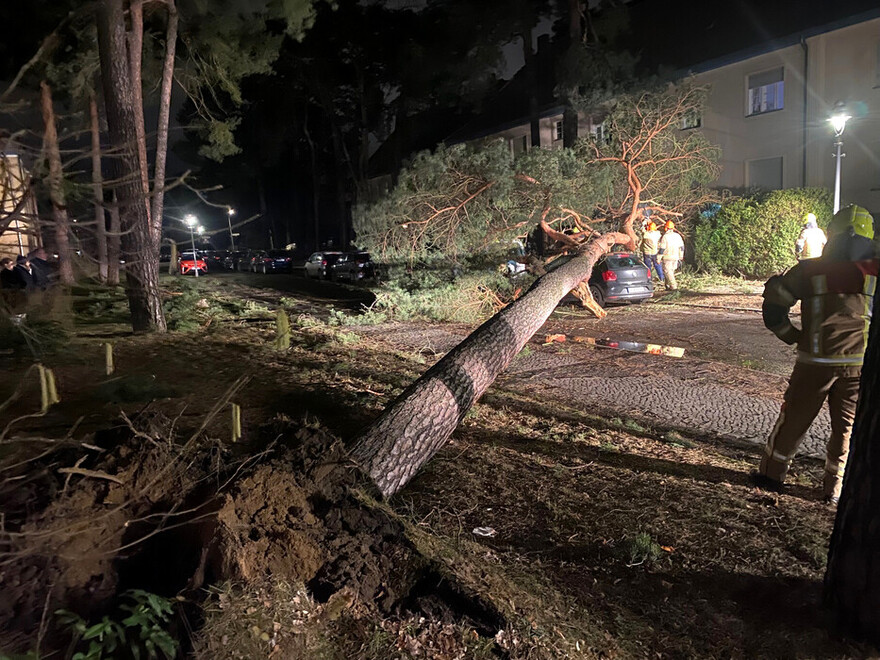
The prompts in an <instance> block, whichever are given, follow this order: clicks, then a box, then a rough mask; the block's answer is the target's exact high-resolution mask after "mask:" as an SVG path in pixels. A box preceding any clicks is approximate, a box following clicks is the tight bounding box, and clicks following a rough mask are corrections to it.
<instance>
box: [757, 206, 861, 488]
mask: <svg viewBox="0 0 880 660" xmlns="http://www.w3.org/2000/svg"><path fill="white" fill-rule="evenodd" d="M877 270H878V260H877V258H876V246H875V243H874V219H873V218H872V217H871V215H870V214H869V213H868V212H867V211H866V210H865V209H863V208H862V207H860V206H854V205H852V206H847V207H846V208H844V209H841V210H840V211H839V212H837V213H836V214H835V215H834V218H833V219H832V220H831V224H830V225H829V226H828V244H827V245H826V246H825V252H824V253H823V255H822V256H821V257H819V258H818V259H809V260H805V261H801V262H800V263H798V264H797V265H796V266H794V267H793V268H792V269H791V270H789V271H788V272H787V273H785V274H784V275H774V276H773V277H771V278H770V279H769V280H768V281H767V284H766V285H765V287H764V305H763V314H764V325H765V326H767V328H768V329H769V330H771V331H773V333H774V334H775V335H776V336H777V337H779V338H780V339H781V340H782V341H784V342H785V343H786V344H795V343H796V344H797V348H798V353H797V360H796V362H795V365H794V370H793V371H792V373H791V378H790V379H789V382H788V389H787V390H786V392H785V398H784V402H783V404H782V409H781V411H780V412H779V418H778V419H777V420H776V424H775V426H774V427H773V430H772V431H771V432H770V437H769V438H768V439H767V445H766V447H765V448H764V455H763V457H762V458H761V466H760V468H759V469H758V471H757V472H753V473H752V475H751V478H752V482H753V483H754V484H755V485H757V486H759V487H761V488H764V489H767V490H774V491H777V492H779V491H781V489H782V483H783V481H785V475H786V474H787V472H788V469H789V467H790V466H791V460H792V458H793V457H794V455H795V453H796V452H797V449H798V446H799V445H800V444H801V441H802V440H803V437H804V434H805V433H806V432H807V430H808V429H809V428H810V425H811V424H812V422H813V419H815V417H816V415H818V414H819V410H820V409H821V408H822V404H823V403H824V402H825V399H826V398H827V399H828V407H829V409H830V412H831V437H830V438H829V440H828V443H827V446H826V459H825V475H824V479H823V489H824V494H825V500H826V501H827V502H830V503H832V504H836V503H837V500H838V498H839V497H840V488H841V485H842V482H843V473H844V469H845V468H846V459H847V455H848V453H849V440H850V435H851V433H852V427H853V422H854V420H855V416H856V402H857V400H858V396H859V375H860V373H861V369H862V361H863V360H864V356H865V347H866V344H867V339H868V325H869V323H870V321H871V308H872V305H873V300H874V289H875V288H876V285H877ZM797 300H800V301H801V320H802V323H801V326H802V327H801V328H800V329H798V328H796V327H795V326H793V325H792V323H791V321H790V320H789V318H788V310H789V309H790V308H791V307H792V305H794V304H795V302H796V301H797Z"/></svg>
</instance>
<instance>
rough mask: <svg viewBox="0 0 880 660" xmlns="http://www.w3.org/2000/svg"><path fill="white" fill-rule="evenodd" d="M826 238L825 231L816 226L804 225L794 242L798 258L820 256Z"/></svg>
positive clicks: (826, 240)
mask: <svg viewBox="0 0 880 660" xmlns="http://www.w3.org/2000/svg"><path fill="white" fill-rule="evenodd" d="M827 242H828V239H827V238H826V237H825V232H824V231H822V230H821V229H819V228H818V227H804V229H803V231H801V235H800V236H798V239H797V243H796V244H795V251H796V252H797V257H798V259H816V258H818V257H821V256H822V250H823V249H824V248H825V243H827Z"/></svg>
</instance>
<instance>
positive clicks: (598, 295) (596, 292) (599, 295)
mask: <svg viewBox="0 0 880 660" xmlns="http://www.w3.org/2000/svg"><path fill="white" fill-rule="evenodd" d="M590 293H592V294H593V300H595V301H596V304H597V305H599V307H605V292H604V291H602V289H600V288H599V287H598V286H596V285H595V284H591V285H590Z"/></svg>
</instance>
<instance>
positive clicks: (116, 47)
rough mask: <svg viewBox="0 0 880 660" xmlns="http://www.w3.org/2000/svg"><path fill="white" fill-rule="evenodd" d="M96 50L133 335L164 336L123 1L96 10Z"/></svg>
mask: <svg viewBox="0 0 880 660" xmlns="http://www.w3.org/2000/svg"><path fill="white" fill-rule="evenodd" d="M97 24H98V50H99V54H100V56H101V79H102V82H103V85H104V103H105V105H106V109H107V127H108V129H109V133H110V141H111V143H112V144H113V146H115V147H116V148H117V149H118V153H117V155H116V157H115V158H113V160H112V164H113V166H114V169H115V176H114V179H115V180H116V181H117V182H118V183H117V188H116V189H117V191H118V200H119V201H118V207H119V215H120V228H121V234H122V253H123V255H124V257H125V290H126V295H127V296H128V306H129V310H130V311H131V325H132V328H133V329H134V330H135V331H136V332H141V331H150V330H156V331H159V332H164V331H165V329H166V326H165V315H164V314H163V312H162V299H161V297H160V295H159V253H158V246H156V245H155V244H154V243H153V240H152V236H151V232H150V218H149V215H148V214H147V204H146V203H145V202H146V201H147V200H145V199H144V197H143V176H142V171H141V162H140V158H139V155H138V129H137V116H138V114H137V109H136V103H135V94H134V92H133V90H132V84H131V77H130V69H129V68H128V60H127V58H126V56H125V54H126V53H125V24H124V20H123V10H122V0H103V1H102V2H101V3H100V5H99V7H98V11H97Z"/></svg>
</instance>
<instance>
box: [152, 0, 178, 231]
mask: <svg viewBox="0 0 880 660" xmlns="http://www.w3.org/2000/svg"><path fill="white" fill-rule="evenodd" d="M167 3H168V26H167V27H166V29H165V64H164V65H163V67H162V91H161V93H160V96H159V124H158V126H157V129H156V169H155V172H154V175H153V209H152V212H151V214H150V221H151V222H152V231H153V242H154V243H155V244H156V245H159V243H160V241H161V239H162V214H163V213H164V212H165V163H166V162H167V158H168V124H169V120H170V117H171V88H172V86H173V85H174V55H175V51H176V49H177V23H178V17H177V7H176V6H175V5H174V0H167Z"/></svg>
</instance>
